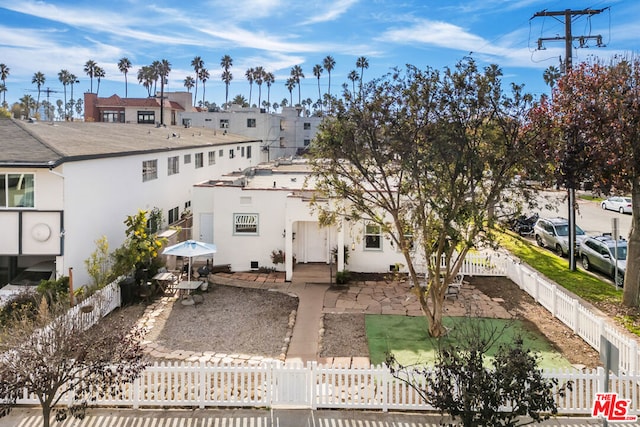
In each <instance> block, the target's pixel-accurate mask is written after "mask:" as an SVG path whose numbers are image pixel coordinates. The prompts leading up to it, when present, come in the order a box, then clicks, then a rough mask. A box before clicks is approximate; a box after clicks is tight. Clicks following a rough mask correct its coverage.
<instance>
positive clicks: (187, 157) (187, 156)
mask: <svg viewBox="0 0 640 427" xmlns="http://www.w3.org/2000/svg"><path fill="white" fill-rule="evenodd" d="M189 163H191V154H185V155H184V164H185V165H188V164H189Z"/></svg>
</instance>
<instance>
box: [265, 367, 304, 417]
mask: <svg viewBox="0 0 640 427" xmlns="http://www.w3.org/2000/svg"><path fill="white" fill-rule="evenodd" d="M271 372H272V377H271V378H272V381H271V385H272V390H273V394H272V402H271V406H272V407H277V408H283V407H286V408H300V409H311V408H312V403H313V396H312V394H311V390H312V387H311V383H312V376H313V373H312V370H311V368H310V367H309V366H307V367H306V368H305V367H304V366H302V364H286V365H281V364H278V365H274V366H273V369H272V371H271Z"/></svg>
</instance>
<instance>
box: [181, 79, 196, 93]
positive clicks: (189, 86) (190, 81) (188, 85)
mask: <svg viewBox="0 0 640 427" xmlns="http://www.w3.org/2000/svg"><path fill="white" fill-rule="evenodd" d="M195 85H196V81H195V79H194V78H193V77H191V76H187V77H185V78H184V87H186V88H187V92H189V93H191V89H192V88H193V87H194V86H195Z"/></svg>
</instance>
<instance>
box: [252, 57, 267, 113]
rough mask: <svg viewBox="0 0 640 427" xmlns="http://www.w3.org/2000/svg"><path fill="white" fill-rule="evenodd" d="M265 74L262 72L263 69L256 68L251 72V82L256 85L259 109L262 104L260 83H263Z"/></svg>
mask: <svg viewBox="0 0 640 427" xmlns="http://www.w3.org/2000/svg"><path fill="white" fill-rule="evenodd" d="M265 74H266V72H265V71H264V67H260V66H258V67H256V69H255V70H253V80H254V81H255V82H256V84H257V85H258V107H260V104H261V102H262V83H263V82H264V76H265Z"/></svg>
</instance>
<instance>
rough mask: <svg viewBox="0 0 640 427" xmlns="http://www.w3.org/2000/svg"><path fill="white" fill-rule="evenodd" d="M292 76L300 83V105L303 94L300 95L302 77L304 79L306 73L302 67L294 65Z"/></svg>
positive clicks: (297, 83) (296, 82)
mask: <svg viewBox="0 0 640 427" xmlns="http://www.w3.org/2000/svg"><path fill="white" fill-rule="evenodd" d="M291 78H292V79H293V81H294V82H295V84H296V85H298V105H300V101H301V96H300V86H301V85H300V79H304V73H303V72H302V67H301V66H299V65H294V66H293V67H292V68H291Z"/></svg>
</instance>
